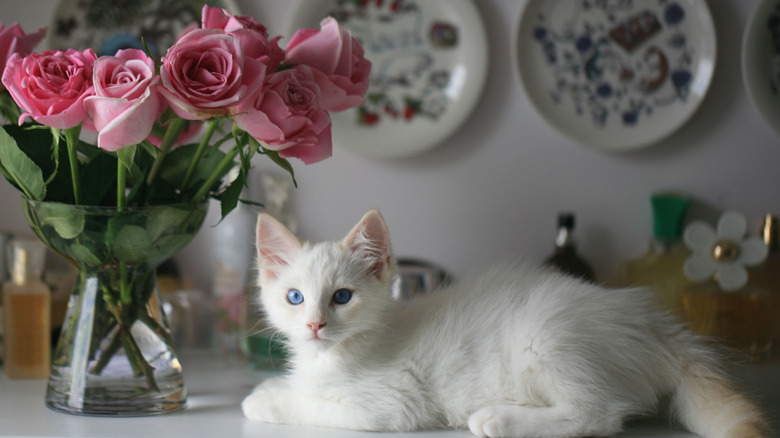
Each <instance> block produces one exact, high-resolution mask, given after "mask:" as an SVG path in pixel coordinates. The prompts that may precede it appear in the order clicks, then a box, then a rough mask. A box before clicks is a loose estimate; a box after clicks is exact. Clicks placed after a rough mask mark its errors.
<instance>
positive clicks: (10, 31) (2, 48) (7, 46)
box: [0, 23, 46, 91]
mask: <svg viewBox="0 0 780 438" xmlns="http://www.w3.org/2000/svg"><path fill="white" fill-rule="evenodd" d="M44 35H46V29H45V28H41V29H38V31H37V32H35V33H30V34H25V33H24V31H23V30H22V27H21V26H19V24H18V23H14V24H12V25H11V26H9V27H5V25H4V24H3V23H0V72H2V71H3V70H5V64H6V63H7V62H8V58H10V57H11V55H12V54H14V53H18V54H19V55H21V56H27V55H29V54H30V52H32V50H33V48H35V46H37V45H38V43H40V42H41V40H42V39H43V37H44ZM2 90H4V88H3V86H2V85H0V91H2Z"/></svg>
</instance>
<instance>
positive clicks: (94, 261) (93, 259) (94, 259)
mask: <svg viewBox="0 0 780 438" xmlns="http://www.w3.org/2000/svg"><path fill="white" fill-rule="evenodd" d="M70 253H71V254H73V257H74V258H75V259H76V260H78V261H80V262H82V263H86V264H87V265H99V264H100V263H101V261H100V257H98V256H96V255H95V253H93V252H92V250H90V249H89V248H88V247H87V246H85V245H82V244H80V243H74V244H72V245H70Z"/></svg>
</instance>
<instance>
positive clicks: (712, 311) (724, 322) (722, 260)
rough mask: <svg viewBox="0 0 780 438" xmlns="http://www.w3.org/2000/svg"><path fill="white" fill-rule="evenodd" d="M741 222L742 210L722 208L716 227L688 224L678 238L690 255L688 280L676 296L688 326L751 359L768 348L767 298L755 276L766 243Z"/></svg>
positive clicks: (766, 354) (770, 335) (763, 255)
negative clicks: (681, 237)
mask: <svg viewBox="0 0 780 438" xmlns="http://www.w3.org/2000/svg"><path fill="white" fill-rule="evenodd" d="M747 223H748V222H747V218H746V217H745V216H744V215H743V214H741V213H739V212H735V211H728V212H725V213H723V214H722V215H721V217H720V219H719V220H718V224H717V227H712V226H710V225H709V224H707V223H704V222H701V221H695V222H692V223H691V224H689V225H688V227H687V228H686V230H685V235H684V241H685V244H686V245H687V246H688V248H690V249H691V250H692V252H693V255H692V256H691V258H689V259H688V260H687V261H686V263H685V266H684V272H685V275H686V276H687V277H688V278H689V279H690V280H691V284H690V285H689V287H688V288H687V289H686V290H685V291H684V292H683V294H682V304H683V309H684V310H685V318H686V319H687V320H688V322H689V323H690V324H689V327H690V328H691V329H692V330H694V331H696V332H699V333H701V334H703V335H706V336H708V337H711V338H714V339H718V340H720V341H722V342H724V343H726V344H728V345H729V346H730V347H732V348H734V349H737V350H742V351H745V352H747V353H748V354H749V356H750V359H751V360H756V361H757V360H762V359H764V358H766V357H767V356H768V355H769V353H770V351H771V348H772V320H771V298H772V297H771V294H770V292H769V291H768V290H767V289H766V288H765V287H764V286H763V285H761V284H760V283H759V282H758V281H757V279H756V278H755V277H756V275H755V274H756V272H757V271H760V270H761V265H762V263H763V262H764V260H765V259H766V256H767V254H768V248H767V245H766V244H765V243H764V241H763V239H761V238H759V237H757V236H753V235H750V234H749V233H748V232H747V231H748V226H747Z"/></svg>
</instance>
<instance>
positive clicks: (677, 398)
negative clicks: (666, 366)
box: [672, 362, 771, 438]
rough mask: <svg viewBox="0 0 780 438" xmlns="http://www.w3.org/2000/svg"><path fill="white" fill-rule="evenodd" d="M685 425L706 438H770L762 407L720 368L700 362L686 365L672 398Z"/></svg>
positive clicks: (674, 406) (673, 405)
mask: <svg viewBox="0 0 780 438" xmlns="http://www.w3.org/2000/svg"><path fill="white" fill-rule="evenodd" d="M672 408H673V409H675V410H676V412H677V414H678V416H679V418H680V420H681V421H682V423H683V425H685V426H686V427H687V428H688V430H690V431H692V432H694V433H696V434H699V435H701V436H704V437H707V438H769V437H770V436H771V431H770V426H769V422H768V421H767V419H766V417H765V415H764V413H763V412H762V410H761V409H760V408H759V407H758V405H756V404H755V403H754V402H753V401H751V400H750V399H749V398H748V397H746V396H745V395H743V394H741V393H739V392H738V391H737V390H736V388H735V387H734V385H733V384H732V383H731V381H730V380H729V379H728V378H726V377H725V376H724V374H723V373H721V372H720V371H716V370H715V369H714V368H711V367H709V366H707V365H705V364H702V363H700V362H689V363H688V364H686V365H685V367H684V369H683V372H682V378H681V381H680V383H679V385H678V387H677V388H676V390H675V393H674V395H673V398H672Z"/></svg>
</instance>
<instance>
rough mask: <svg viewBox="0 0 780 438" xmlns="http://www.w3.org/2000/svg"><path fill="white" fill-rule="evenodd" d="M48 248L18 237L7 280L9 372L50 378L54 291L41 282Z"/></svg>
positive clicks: (10, 250) (13, 244) (10, 251)
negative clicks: (52, 299)
mask: <svg viewBox="0 0 780 438" xmlns="http://www.w3.org/2000/svg"><path fill="white" fill-rule="evenodd" d="M45 255H46V247H45V246H43V244H42V243H41V242H39V241H37V240H31V239H15V240H13V241H11V243H10V244H9V246H8V259H9V269H8V270H9V272H10V280H8V281H6V282H5V283H3V288H2V289H3V307H4V312H3V313H4V317H3V325H4V345H5V358H4V361H5V373H6V375H7V376H8V377H9V378H12V379H17V378H47V377H49V369H50V366H51V364H50V362H51V321H50V319H51V315H50V313H51V292H50V290H49V287H48V286H46V284H45V283H44V282H43V281H41V278H42V274H43V264H44V259H45Z"/></svg>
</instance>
